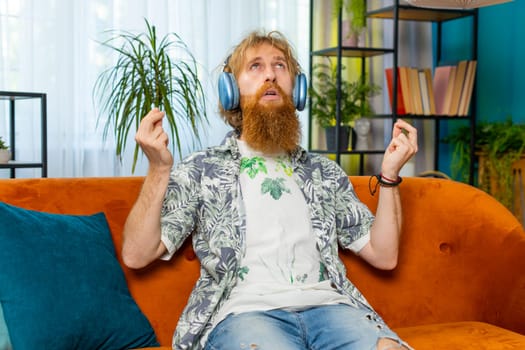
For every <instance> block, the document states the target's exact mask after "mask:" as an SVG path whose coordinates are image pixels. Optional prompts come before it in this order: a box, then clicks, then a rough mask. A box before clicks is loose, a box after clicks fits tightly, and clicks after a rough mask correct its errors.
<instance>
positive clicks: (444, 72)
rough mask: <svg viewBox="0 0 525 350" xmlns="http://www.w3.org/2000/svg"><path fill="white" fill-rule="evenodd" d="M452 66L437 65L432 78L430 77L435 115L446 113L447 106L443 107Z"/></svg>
mask: <svg viewBox="0 0 525 350" xmlns="http://www.w3.org/2000/svg"><path fill="white" fill-rule="evenodd" d="M452 68H453V66H438V67H436V69H435V70H434V78H433V79H432V87H433V89H434V100H435V108H436V113H435V114H436V115H447V114H448V108H446V107H445V96H446V94H447V87H448V84H449V81H450V80H451V79H452V80H453V76H452V77H451V73H452Z"/></svg>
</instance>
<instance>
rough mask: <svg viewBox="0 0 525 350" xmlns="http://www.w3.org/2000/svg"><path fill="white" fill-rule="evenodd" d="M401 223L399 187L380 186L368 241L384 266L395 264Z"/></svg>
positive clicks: (389, 266)
mask: <svg viewBox="0 0 525 350" xmlns="http://www.w3.org/2000/svg"><path fill="white" fill-rule="evenodd" d="M401 224H402V213H401V198H400V194H399V187H381V190H380V193H379V200H378V204H377V210H376V218H375V221H374V224H373V226H372V232H371V237H370V243H371V245H372V247H373V249H374V252H375V255H376V258H377V259H380V260H381V263H380V264H381V265H384V266H385V268H393V267H395V265H397V257H398V251H399V236H400V234H401Z"/></svg>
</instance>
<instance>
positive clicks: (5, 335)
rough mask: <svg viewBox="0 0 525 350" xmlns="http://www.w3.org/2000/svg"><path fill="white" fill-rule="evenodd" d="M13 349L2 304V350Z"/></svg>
mask: <svg viewBox="0 0 525 350" xmlns="http://www.w3.org/2000/svg"><path fill="white" fill-rule="evenodd" d="M11 349H12V347H11V341H10V340H9V333H8V332H7V325H6V324H5V320H4V312H3V311H2V304H0V350H11Z"/></svg>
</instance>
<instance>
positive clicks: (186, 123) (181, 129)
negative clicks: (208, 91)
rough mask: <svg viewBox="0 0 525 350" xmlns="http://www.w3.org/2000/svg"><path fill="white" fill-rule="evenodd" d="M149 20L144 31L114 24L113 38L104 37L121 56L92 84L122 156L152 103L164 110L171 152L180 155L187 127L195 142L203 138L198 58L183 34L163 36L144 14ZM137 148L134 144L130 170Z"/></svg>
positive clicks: (103, 118)
mask: <svg viewBox="0 0 525 350" xmlns="http://www.w3.org/2000/svg"><path fill="white" fill-rule="evenodd" d="M145 24H146V31H145V32H143V33H139V34H135V33H131V32H127V31H116V30H111V31H109V34H111V36H110V38H109V39H107V40H105V41H103V42H101V44H102V45H104V46H106V47H108V48H110V49H111V50H112V51H114V52H116V53H117V55H118V59H117V62H116V64H115V65H114V66H112V67H110V68H108V69H107V70H105V71H103V72H102V73H101V74H100V75H99V77H98V78H97V80H96V82H95V85H94V88H93V97H94V101H95V105H96V107H98V108H97V109H98V110H99V112H98V122H101V121H104V130H103V138H104V140H106V138H107V135H108V133H109V132H110V131H112V132H113V134H114V136H115V141H116V155H117V156H118V157H119V158H120V159H122V154H123V153H124V150H125V147H126V143H127V140H128V137H129V136H130V131H133V133H132V135H131V136H132V137H134V134H135V132H136V130H137V129H138V127H139V124H140V122H141V120H142V118H144V116H145V115H146V114H147V113H148V112H149V111H150V110H151V108H152V107H153V106H156V107H159V108H160V109H161V110H163V111H165V113H166V117H165V119H166V121H167V124H168V127H169V128H168V129H169V135H170V136H171V145H172V149H173V152H174V153H178V154H179V157H180V154H181V141H182V138H183V135H184V134H185V133H186V131H189V133H190V134H191V135H192V136H193V137H192V140H191V141H192V145H194V146H195V145H196V144H199V143H200V135H199V132H200V130H201V129H199V128H200V127H201V126H202V125H203V124H207V123H208V118H207V114H206V101H205V97H204V92H203V88H202V84H201V82H200V80H199V76H198V69H197V62H196V60H195V58H194V56H193V55H192V53H191V51H190V50H189V48H188V46H187V45H186V44H185V43H184V41H183V40H182V39H181V38H180V36H179V35H177V34H176V33H173V32H172V33H168V34H167V35H165V36H163V37H162V38H159V37H158V35H157V31H156V28H155V26H154V25H151V24H150V23H149V22H148V21H147V20H146V19H145ZM97 102H98V103H99V104H98V106H97ZM138 153H139V145H138V144H135V151H134V154H133V165H132V172H134V171H135V166H136V163H137V157H138Z"/></svg>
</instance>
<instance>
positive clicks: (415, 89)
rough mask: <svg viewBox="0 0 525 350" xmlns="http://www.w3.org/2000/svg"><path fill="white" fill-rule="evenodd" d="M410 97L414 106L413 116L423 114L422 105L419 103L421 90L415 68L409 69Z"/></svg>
mask: <svg viewBox="0 0 525 350" xmlns="http://www.w3.org/2000/svg"><path fill="white" fill-rule="evenodd" d="M409 73H410V74H409V84H410V96H411V97H412V103H413V105H414V114H417V115H422V114H423V103H422V101H421V88H420V87H419V73H418V69H417V68H409Z"/></svg>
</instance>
